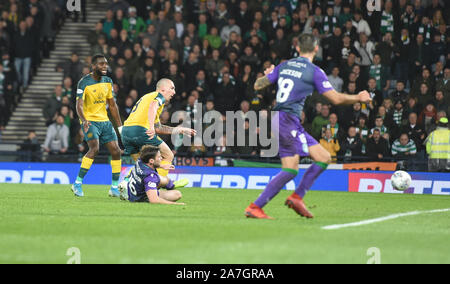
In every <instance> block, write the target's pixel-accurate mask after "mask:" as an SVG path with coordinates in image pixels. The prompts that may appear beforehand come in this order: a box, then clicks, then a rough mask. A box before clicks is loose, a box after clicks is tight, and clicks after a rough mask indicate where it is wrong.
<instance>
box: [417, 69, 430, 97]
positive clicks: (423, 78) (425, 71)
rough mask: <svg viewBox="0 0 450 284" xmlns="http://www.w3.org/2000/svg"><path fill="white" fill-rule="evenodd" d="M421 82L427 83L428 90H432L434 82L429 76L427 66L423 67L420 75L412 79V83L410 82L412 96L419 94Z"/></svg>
mask: <svg viewBox="0 0 450 284" xmlns="http://www.w3.org/2000/svg"><path fill="white" fill-rule="evenodd" d="M423 84H425V85H427V90H428V91H430V92H433V90H434V85H435V82H434V80H433V78H432V77H431V72H430V70H429V69H427V68H424V69H423V70H422V72H421V75H420V76H418V77H417V78H416V80H415V81H414V83H413V84H412V88H411V94H412V95H414V96H419V95H420V91H421V90H420V88H421V87H422V85H423Z"/></svg>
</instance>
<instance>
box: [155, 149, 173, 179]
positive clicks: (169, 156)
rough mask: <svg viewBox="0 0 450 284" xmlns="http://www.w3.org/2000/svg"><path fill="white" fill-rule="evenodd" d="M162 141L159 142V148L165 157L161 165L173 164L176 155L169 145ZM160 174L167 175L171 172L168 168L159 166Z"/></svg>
mask: <svg viewBox="0 0 450 284" xmlns="http://www.w3.org/2000/svg"><path fill="white" fill-rule="evenodd" d="M161 142H162V143H161V144H159V146H158V147H159V150H160V151H161V156H162V158H163V160H162V162H161V165H162V166H164V165H172V162H173V159H174V155H173V152H172V150H171V149H170V148H169V146H167V144H166V143H165V142H163V141H161ZM157 171H158V174H159V175H160V176H167V175H168V174H169V171H168V170H165V169H163V168H158V169H157Z"/></svg>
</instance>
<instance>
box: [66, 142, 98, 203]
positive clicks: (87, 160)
mask: <svg viewBox="0 0 450 284" xmlns="http://www.w3.org/2000/svg"><path fill="white" fill-rule="evenodd" d="M87 144H88V147H89V151H88V152H87V153H86V155H85V156H84V157H83V159H82V161H81V166H80V170H79V172H78V176H77V179H76V181H75V183H74V184H73V186H72V191H73V193H74V194H75V195H76V196H78V197H83V196H84V193H83V190H82V184H83V180H84V177H85V176H86V174H87V173H88V171H89V170H90V169H91V166H92V164H93V163H94V159H95V157H96V156H97V154H98V151H99V146H100V145H99V140H97V139H93V140H89V141H87Z"/></svg>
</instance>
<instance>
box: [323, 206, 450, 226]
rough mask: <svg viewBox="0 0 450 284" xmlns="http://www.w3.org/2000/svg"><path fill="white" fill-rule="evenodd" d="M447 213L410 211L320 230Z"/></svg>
mask: <svg viewBox="0 0 450 284" xmlns="http://www.w3.org/2000/svg"><path fill="white" fill-rule="evenodd" d="M448 211H450V208H447V209H437V210H430V211H412V212H407V213H400V214H393V215H389V216H386V217H381V218H375V219H369V220H365V221H359V222H354V223H347V224H338V225H330V226H325V227H322V229H323V230H337V229H342V228H347V227H358V226H364V225H369V224H373V223H378V222H383V221H387V220H392V219H397V218H400V217H406V216H413V215H420V214H429V213H440V212H448Z"/></svg>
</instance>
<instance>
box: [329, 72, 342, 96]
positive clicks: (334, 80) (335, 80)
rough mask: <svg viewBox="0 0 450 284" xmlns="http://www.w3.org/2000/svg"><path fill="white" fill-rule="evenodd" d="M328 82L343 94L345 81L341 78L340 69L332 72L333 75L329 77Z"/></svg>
mask: <svg viewBox="0 0 450 284" xmlns="http://www.w3.org/2000/svg"><path fill="white" fill-rule="evenodd" d="M328 80H329V81H330V83H331V85H332V86H333V88H334V89H335V90H336V91H338V92H342V87H343V85H344V81H343V80H342V78H341V77H339V67H334V68H333V71H331V74H330V75H328Z"/></svg>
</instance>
